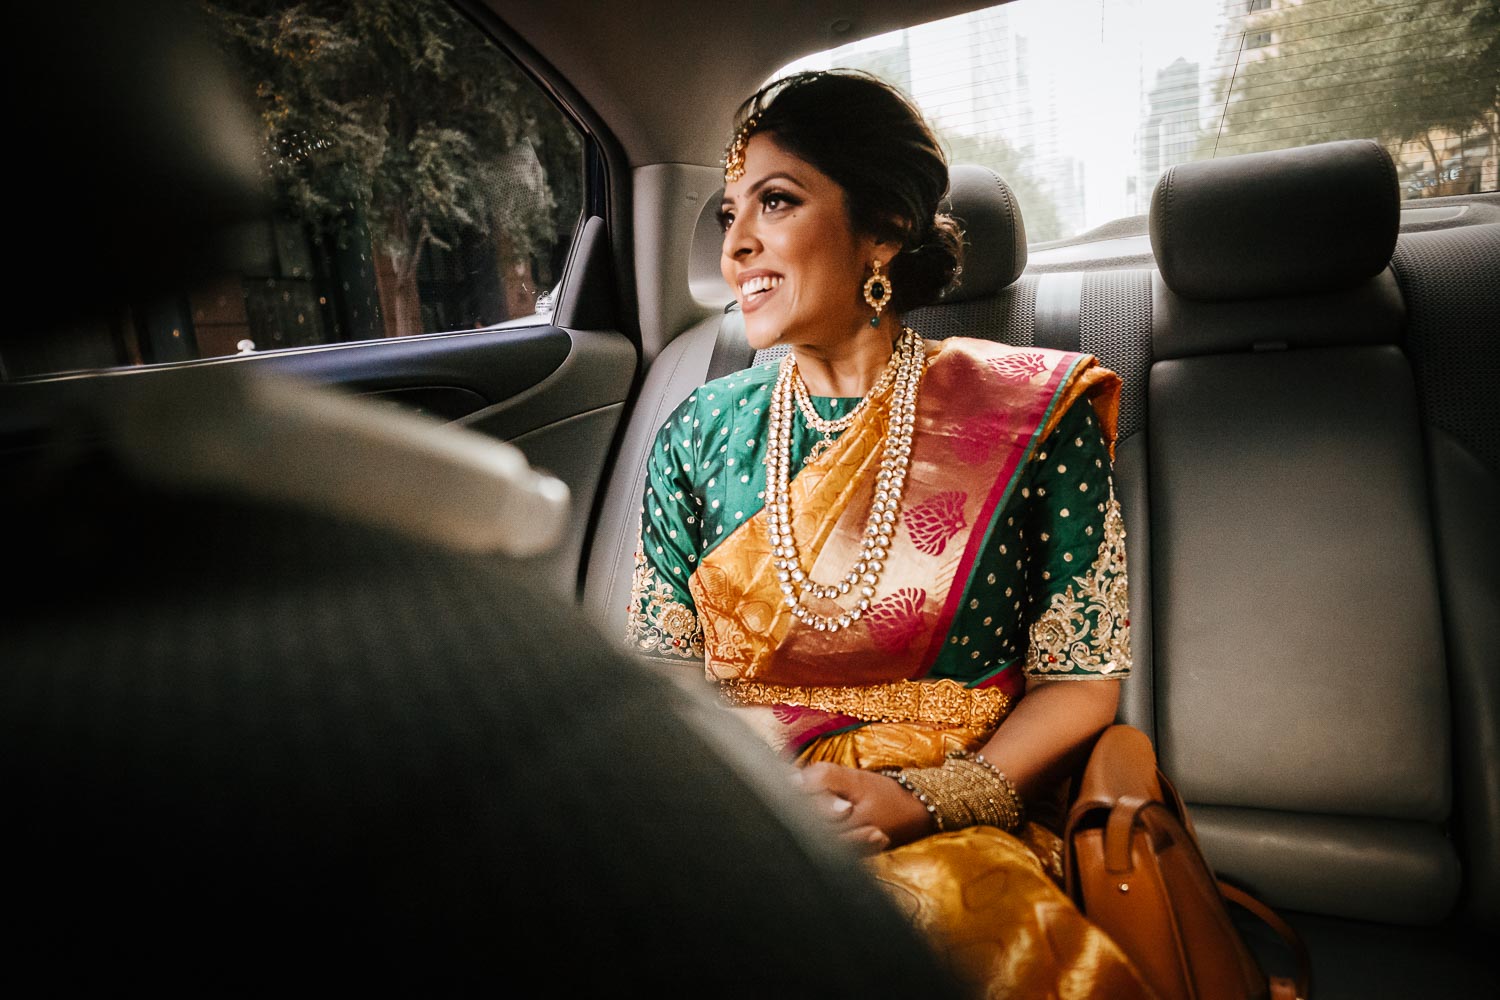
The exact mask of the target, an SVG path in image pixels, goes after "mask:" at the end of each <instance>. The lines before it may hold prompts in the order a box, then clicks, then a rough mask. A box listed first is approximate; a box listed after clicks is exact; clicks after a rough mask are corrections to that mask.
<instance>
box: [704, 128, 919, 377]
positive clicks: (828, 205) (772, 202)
mask: <svg viewBox="0 0 1500 1000" xmlns="http://www.w3.org/2000/svg"><path fill="white" fill-rule="evenodd" d="M719 219H720V222H721V223H722V224H723V226H724V251H723V256H722V257H721V258H720V268H721V270H722V271H723V273H724V280H725V281H727V282H729V286H730V287H731V288H733V289H734V294H735V298H737V299H738V300H739V303H740V308H741V309H742V310H743V311H744V315H745V335H746V339H747V340H749V342H750V346H751V347H753V348H755V349H756V350H761V349H763V348H766V347H769V346H771V345H772V344H778V343H784V344H790V345H793V346H806V347H814V348H822V349H832V350H834V351H837V349H838V347H839V346H840V345H842V344H845V343H848V342H850V341H852V339H853V338H854V337H856V336H858V335H859V333H860V332H861V331H862V330H868V329H869V323H870V317H871V316H872V315H874V311H873V310H872V309H871V308H870V307H869V306H868V305H867V304H866V303H865V301H864V283H865V279H866V278H867V277H869V275H870V262H871V261H872V260H873V259H875V258H877V257H878V258H879V259H880V262H881V264H882V265H885V264H887V263H889V261H890V258H891V256H892V254H891V248H890V247H889V246H887V245H884V244H880V243H877V241H876V240H875V239H874V237H870V236H858V235H856V234H855V233H854V231H853V229H852V228H851V227H850V225H849V212H848V208H847V206H846V204H845V200H844V189H843V188H841V187H839V185H838V184H837V183H835V182H834V181H833V180H832V179H831V178H830V177H828V176H827V175H826V174H824V173H822V172H821V171H819V170H818V169H817V168H816V167H814V166H812V165H811V164H809V163H807V162H806V161H805V160H800V159H798V158H797V157H795V156H793V155H792V154H790V153H788V152H787V151H786V150H784V149H782V148H781V146H780V145H778V144H777V142H776V139H775V137H774V136H773V135H756V136H752V137H751V139H750V141H749V143H748V144H747V145H746V147H745V172H744V174H743V175H742V176H741V177H740V179H739V180H737V181H732V182H730V183H729V184H728V185H726V186H725V188H724V201H723V203H722V205H721V206H720V209H719Z"/></svg>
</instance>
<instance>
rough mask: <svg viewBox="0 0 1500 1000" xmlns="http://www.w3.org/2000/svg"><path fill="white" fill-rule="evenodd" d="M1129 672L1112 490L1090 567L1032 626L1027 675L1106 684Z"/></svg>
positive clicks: (1120, 543) (1120, 526) (1121, 543)
mask: <svg viewBox="0 0 1500 1000" xmlns="http://www.w3.org/2000/svg"><path fill="white" fill-rule="evenodd" d="M1129 674H1130V599H1129V588H1128V584H1127V582H1126V573H1125V521H1124V518H1123V517H1122V516H1121V515H1120V504H1119V502H1118V501H1116V500H1115V497H1114V491H1113V490H1111V491H1110V495H1109V501H1108V503H1107V505H1106V507H1105V513H1104V540H1103V541H1101V542H1100V543H1099V552H1098V555H1097V556H1096V558H1095V559H1094V563H1093V565H1092V566H1090V567H1089V568H1088V570H1087V572H1085V573H1084V574H1083V575H1082V576H1075V577H1074V578H1073V579H1072V582H1070V583H1069V584H1068V586H1067V587H1066V588H1065V589H1064V590H1062V591H1060V592H1058V593H1054V594H1053V595H1052V598H1051V600H1050V602H1049V603H1048V606H1047V608H1046V609H1045V610H1044V611H1043V612H1042V614H1041V615H1040V616H1039V617H1038V618H1037V620H1036V621H1035V622H1033V623H1032V625H1031V631H1030V642H1029V645H1028V647H1027V650H1026V675H1027V676H1028V677H1032V678H1035V679H1037V680H1109V679H1113V678H1117V677H1126V676H1128V675H1129Z"/></svg>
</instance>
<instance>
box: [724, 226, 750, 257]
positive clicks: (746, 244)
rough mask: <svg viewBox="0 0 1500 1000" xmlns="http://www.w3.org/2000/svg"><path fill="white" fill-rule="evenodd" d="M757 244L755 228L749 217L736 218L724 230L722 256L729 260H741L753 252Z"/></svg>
mask: <svg viewBox="0 0 1500 1000" xmlns="http://www.w3.org/2000/svg"><path fill="white" fill-rule="evenodd" d="M757 246H758V243H757V241H756V237H755V228H754V226H753V225H752V223H751V222H750V220H749V219H746V218H744V217H739V218H736V219H735V220H734V221H733V222H731V223H730V224H729V228H728V229H726V230H725V231H724V256H726V257H728V258H730V259H731V260H743V259H744V258H746V257H748V256H750V255H751V254H752V253H754V252H755V248H756V247H757Z"/></svg>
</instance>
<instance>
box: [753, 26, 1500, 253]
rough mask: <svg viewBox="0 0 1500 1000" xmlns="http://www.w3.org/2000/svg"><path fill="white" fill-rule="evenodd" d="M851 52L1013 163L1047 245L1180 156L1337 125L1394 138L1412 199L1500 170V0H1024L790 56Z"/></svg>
mask: <svg viewBox="0 0 1500 1000" xmlns="http://www.w3.org/2000/svg"><path fill="white" fill-rule="evenodd" d="M834 66H842V67H851V68H857V69H864V70H867V71H869V72H872V73H875V74H876V75H878V76H880V77H882V78H884V79H886V80H887V81H889V82H891V83H894V84H896V85H897V86H899V87H901V88H902V89H903V90H904V91H905V92H907V93H908V94H910V95H911V97H912V98H913V99H914V100H915V101H916V102H917V104H918V105H919V106H920V107H921V108H922V110H923V111H924V112H925V113H926V114H927V115H928V117H929V118H930V120H931V121H932V122H933V124H934V125H935V127H936V128H937V129H938V130H939V132H940V134H941V135H942V137H943V139H944V141H945V142H946V143H947V145H948V148H949V152H950V155H951V158H952V160H953V161H954V162H965V163H980V164H984V165H986V166H990V167H992V168H994V169H995V170H996V171H997V172H998V173H999V174H1000V175H1001V176H1003V177H1004V178H1005V179H1006V181H1007V182H1008V183H1009V184H1010V185H1011V187H1012V188H1013V189H1014V190H1015V192H1016V196H1017V198H1018V199H1019V200H1020V202H1021V205H1022V206H1023V208H1024V210H1025V213H1026V230H1027V236H1028V238H1029V239H1030V240H1031V241H1032V242H1033V243H1045V242H1048V241H1055V240H1062V239H1067V238H1070V237H1074V236H1076V235H1078V234H1080V233H1083V232H1085V231H1087V230H1090V229H1094V228H1096V227H1098V226H1100V225H1103V224H1104V223H1106V222H1109V221H1111V220H1114V219H1119V218H1124V217H1128V216H1136V215H1143V214H1145V213H1146V212H1147V210H1148V209H1149V208H1150V203H1151V192H1152V190H1153V188H1154V186H1155V184H1156V181H1157V180H1158V178H1159V177H1160V176H1161V174H1162V172H1163V171H1164V170H1166V169H1167V168H1168V167H1171V166H1173V165H1174V164H1178V163H1184V162H1188V161H1191V160H1203V159H1213V158H1215V157H1221V156H1229V155H1233V154H1236V153H1248V152H1256V151H1261V150H1271V149H1285V148H1290V147H1295V146H1304V145H1311V144H1313V143H1320V142H1328V141H1333V140H1338V139H1355V138H1371V139H1376V140H1379V141H1380V142H1382V143H1383V144H1384V145H1385V146H1386V148H1387V149H1389V150H1390V152H1391V154H1392V157H1393V158H1394V160H1395V162H1396V165H1397V170H1398V173H1399V178H1398V180H1399V182H1400V186H1401V190H1402V194H1403V196H1404V197H1405V198H1425V197H1432V196H1438V195H1453V194H1468V193H1477V192H1480V191H1494V190H1496V189H1497V187H1500V185H1497V182H1496V162H1497V142H1500V98H1497V95H1500V88H1497V86H1496V82H1495V81H1496V80H1500V9H1497V8H1496V6H1495V4H1494V3H1493V2H1489V0H1427V2H1412V0H1228V2H1225V0H1219V2H1212V0H1046V2H1042V0H1018V2H1014V3H1008V4H1004V5H1002V6H998V7H992V8H989V9H986V10H979V11H974V12H972V13H968V14H962V15H959V16H957V17H951V18H946V19H944V20H940V21H933V22H931V23H928V24H923V25H919V26H916V27H912V28H909V29H906V30H903V31H897V32H893V33H891V34H887V35H882V36H879V37H876V38H871V39H866V40H863V41H860V42H856V43H852V44H849V45H845V46H841V47H839V48H835V49H830V50H828V51H825V52H821V53H817V54H815V55H812V56H809V57H807V58H805V59H802V60H799V61H798V62H796V63H793V64H792V65H790V66H788V67H785V68H784V69H783V70H782V71H781V72H782V73H784V72H789V71H792V70H798V69H823V68H829V67H834ZM776 75H778V76H779V75H781V73H778V74H776Z"/></svg>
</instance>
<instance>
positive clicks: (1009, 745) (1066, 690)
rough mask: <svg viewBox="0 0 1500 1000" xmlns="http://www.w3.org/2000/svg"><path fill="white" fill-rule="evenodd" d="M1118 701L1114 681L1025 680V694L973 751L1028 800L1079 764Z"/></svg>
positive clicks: (1049, 787)
mask: <svg viewBox="0 0 1500 1000" xmlns="http://www.w3.org/2000/svg"><path fill="white" fill-rule="evenodd" d="M1119 703H1120V682H1119V681H1114V680H1088V681H1072V682H1063V681H1030V682H1028V684H1027V687H1026V697H1024V698H1022V699H1021V700H1020V702H1018V703H1017V704H1016V707H1015V710H1014V711H1012V712H1011V713H1010V715H1009V717H1007V718H1006V720H1005V723H1004V724H1003V725H1002V726H1001V727H1000V728H999V729H997V730H996V731H995V735H994V736H993V737H991V739H990V741H989V742H988V743H986V744H985V745H984V747H983V748H981V749H980V751H979V752H980V753H981V754H983V755H984V758H985V759H986V760H988V761H989V762H990V763H991V764H994V765H995V766H996V767H997V768H999V769H1000V770H1001V771H1002V772H1004V773H1005V776H1006V777H1007V778H1009V779H1010V780H1011V782H1012V783H1013V784H1014V785H1015V786H1016V791H1018V792H1019V793H1020V794H1021V799H1022V801H1027V800H1030V799H1032V798H1034V797H1036V796H1037V795H1039V794H1042V793H1043V792H1046V791H1049V790H1050V789H1052V788H1055V787H1056V786H1057V784H1058V782H1060V781H1061V780H1062V779H1063V778H1065V777H1067V776H1068V775H1069V774H1071V773H1073V772H1074V771H1075V770H1076V769H1077V768H1078V767H1080V766H1081V765H1082V764H1083V758H1084V756H1085V755H1087V753H1088V750H1089V747H1091V746H1092V745H1093V741H1094V738H1095V737H1096V736H1098V735H1099V734H1100V733H1101V732H1103V731H1104V728H1105V727H1106V726H1108V725H1109V724H1110V723H1111V722H1113V721H1114V720H1115V710H1116V709H1117V708H1118V707H1119Z"/></svg>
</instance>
